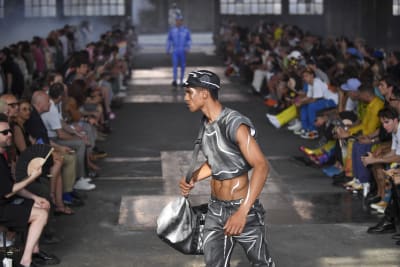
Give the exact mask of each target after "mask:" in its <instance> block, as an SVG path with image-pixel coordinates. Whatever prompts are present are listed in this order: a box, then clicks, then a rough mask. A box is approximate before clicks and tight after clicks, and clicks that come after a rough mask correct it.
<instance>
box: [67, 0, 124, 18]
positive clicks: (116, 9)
mask: <svg viewBox="0 0 400 267" xmlns="http://www.w3.org/2000/svg"><path fill="white" fill-rule="evenodd" d="M64 15H65V16H124V15H125V1H124V0H68V1H64Z"/></svg>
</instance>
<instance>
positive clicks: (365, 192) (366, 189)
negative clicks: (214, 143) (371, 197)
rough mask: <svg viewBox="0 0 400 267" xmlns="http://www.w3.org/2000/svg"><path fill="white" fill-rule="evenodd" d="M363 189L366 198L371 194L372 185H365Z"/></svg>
mask: <svg viewBox="0 0 400 267" xmlns="http://www.w3.org/2000/svg"><path fill="white" fill-rule="evenodd" d="M362 187H363V197H364V198H366V197H367V195H368V193H369V189H370V185H369V183H363V184H362Z"/></svg>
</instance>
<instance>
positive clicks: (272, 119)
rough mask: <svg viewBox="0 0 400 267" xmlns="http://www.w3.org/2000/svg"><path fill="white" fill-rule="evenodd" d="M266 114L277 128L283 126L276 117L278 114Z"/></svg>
mask: <svg viewBox="0 0 400 267" xmlns="http://www.w3.org/2000/svg"><path fill="white" fill-rule="evenodd" d="M265 116H267V118H268V120H269V122H270V123H271V124H272V125H273V126H274V127H275V128H277V129H279V128H281V124H280V122H279V121H278V119H277V118H276V116H274V115H270V114H268V113H267V114H265Z"/></svg>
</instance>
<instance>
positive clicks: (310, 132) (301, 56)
mask: <svg viewBox="0 0 400 267" xmlns="http://www.w3.org/2000/svg"><path fill="white" fill-rule="evenodd" d="M216 41H217V51H218V53H219V55H221V56H222V57H223V59H224V61H225V64H226V70H225V75H226V76H228V77H230V78H232V79H235V80H239V81H240V82H242V83H245V84H248V85H249V86H251V88H252V91H253V93H255V94H259V95H260V96H261V97H263V101H264V102H263V103H264V104H265V106H267V113H266V119H267V120H266V121H267V122H268V123H270V124H272V125H273V126H274V127H276V128H282V127H285V125H288V127H287V128H288V130H289V131H293V134H295V135H298V136H299V137H301V138H304V139H311V140H318V145H317V144H316V146H315V147H312V148H311V147H305V146H300V147H299V149H300V150H301V151H302V152H303V154H304V158H305V160H306V161H307V162H308V163H310V164H313V165H314V166H317V167H319V168H321V170H323V172H324V173H325V174H326V175H328V176H330V177H332V184H333V185H335V186H340V187H343V188H344V189H345V190H348V191H350V192H352V193H354V194H357V195H360V197H362V198H363V203H364V205H366V206H368V208H370V211H372V212H376V213H382V214H384V216H382V218H381V219H380V221H379V222H378V224H377V225H375V226H373V227H370V228H369V229H368V233H371V234H381V233H395V232H396V219H398V218H399V200H398V191H397V189H398V187H399V185H400V169H398V166H399V163H400V131H398V129H399V127H400V124H399V114H400V87H399V81H400V51H385V50H383V49H376V48H373V47H370V46H368V44H367V43H366V42H365V41H364V40H363V39H362V38H355V39H354V40H350V39H349V38H347V37H345V36H339V37H326V38H322V37H320V36H317V35H315V34H312V33H309V32H305V31H303V30H302V29H300V28H299V27H297V26H293V25H283V24H277V23H266V22H264V21H260V22H259V23H258V24H257V25H255V27H253V28H248V27H243V26H240V25H238V24H237V23H235V22H233V21H229V22H225V23H223V24H222V27H221V30H220V34H219V36H217V37H216ZM321 144H322V145H321ZM360 209H361V207H360ZM393 239H396V240H397V243H396V244H397V245H400V241H399V240H400V234H395V235H393Z"/></svg>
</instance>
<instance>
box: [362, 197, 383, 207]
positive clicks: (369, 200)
mask: <svg viewBox="0 0 400 267" xmlns="http://www.w3.org/2000/svg"><path fill="white" fill-rule="evenodd" d="M379 201H381V197H380V196H371V197H367V198H366V199H365V204H367V205H368V204H373V203H378V202H379Z"/></svg>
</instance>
